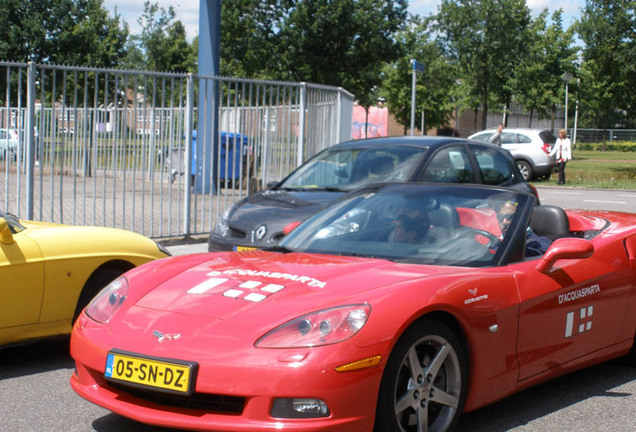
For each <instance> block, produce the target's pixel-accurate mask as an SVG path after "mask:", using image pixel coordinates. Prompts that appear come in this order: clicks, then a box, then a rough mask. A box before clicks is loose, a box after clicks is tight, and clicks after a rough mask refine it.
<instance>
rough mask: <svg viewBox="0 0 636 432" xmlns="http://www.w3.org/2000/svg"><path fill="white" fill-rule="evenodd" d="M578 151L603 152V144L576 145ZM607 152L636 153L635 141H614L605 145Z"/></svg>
mask: <svg viewBox="0 0 636 432" xmlns="http://www.w3.org/2000/svg"><path fill="white" fill-rule="evenodd" d="M575 148H576V149H577V150H590V151H603V143H581V142H579V143H576V146H575ZM605 150H606V151H616V152H636V142H634V141H612V142H606V143H605Z"/></svg>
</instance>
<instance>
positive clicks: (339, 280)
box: [131, 251, 449, 322]
mask: <svg viewBox="0 0 636 432" xmlns="http://www.w3.org/2000/svg"><path fill="white" fill-rule="evenodd" d="M371 270H373V271H372V272H371ZM448 271H449V270H448V269H446V268H443V267H427V266H422V265H417V266H416V265H412V264H397V263H393V262H389V261H383V260H377V259H366V258H352V257H338V256H325V255H317V254H298V253H291V254H280V253H274V252H264V251H249V252H243V253H236V254H232V253H222V254H213V255H210V259H209V260H206V261H203V262H200V263H198V264H195V265H194V266H192V267H190V268H188V269H186V270H184V271H182V272H180V273H178V274H176V275H175V276H174V277H172V278H171V279H168V280H166V281H165V282H163V283H161V284H160V285H158V286H157V287H155V288H154V289H152V290H151V291H149V292H148V293H146V294H145V295H144V296H142V297H141V298H139V299H138V300H137V302H136V306H138V307H142V308H145V309H152V310H155V311H159V312H170V313H177V314H184V315H191V316H197V317H205V318H209V319H218V320H229V319H231V318H237V317H241V318H242V322H246V321H251V320H255V322H259V321H260V322H262V321H263V320H266V321H268V322H272V321H276V317H279V318H280V319H281V320H283V321H285V320H286V319H292V318H295V317H296V316H297V315H298V313H299V312H310V311H312V310H319V309H322V308H326V307H331V306H338V305H344V304H348V303H351V302H353V303H356V302H365V301H367V300H369V296H366V295H365V293H367V292H369V291H371V290H374V289H375V288H378V287H381V286H384V285H388V284H392V285H395V284H399V283H401V282H404V281H407V280H413V279H416V278H422V277H429V276H431V275H434V274H439V273H441V272H448ZM370 274H372V276H369V275H370ZM133 284H134V281H133ZM131 286H134V285H131Z"/></svg>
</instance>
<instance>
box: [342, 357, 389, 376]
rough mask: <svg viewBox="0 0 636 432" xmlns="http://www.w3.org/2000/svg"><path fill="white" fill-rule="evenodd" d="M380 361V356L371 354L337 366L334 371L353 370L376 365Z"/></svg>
mask: <svg viewBox="0 0 636 432" xmlns="http://www.w3.org/2000/svg"><path fill="white" fill-rule="evenodd" d="M381 361H382V356H379V355H378V356H373V357H369V358H365V359H363V360H358V361H354V362H351V363H347V364H344V365H342V366H338V367H337V368H336V372H351V371H354V370H359V369H365V368H369V367H373V366H377V365H379V364H380V362H381Z"/></svg>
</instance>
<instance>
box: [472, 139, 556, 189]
mask: <svg viewBox="0 0 636 432" xmlns="http://www.w3.org/2000/svg"><path fill="white" fill-rule="evenodd" d="M496 131H497V130H496V129H487V130H483V131H481V132H477V133H474V134H472V135H471V136H469V137H468V139H472V140H477V141H482V142H488V140H489V139H490V137H491V136H492V134H494V133H495V132H496ZM555 141H556V139H555V138H554V135H552V132H550V131H549V130H540V129H523V128H506V129H504V130H503V132H501V143H502V147H503V148H505V149H506V150H508V151H509V152H510V153H512V156H513V157H514V158H515V161H516V162H517V166H518V167H519V171H521V174H522V175H523V178H524V179H526V181H530V180H533V179H545V180H548V179H549V178H550V175H551V174H552V168H553V167H554V166H555V165H556V162H555V160H554V157H549V156H548V153H550V149H551V148H552V146H553V145H554V142H555Z"/></svg>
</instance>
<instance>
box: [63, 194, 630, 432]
mask: <svg viewBox="0 0 636 432" xmlns="http://www.w3.org/2000/svg"><path fill="white" fill-rule="evenodd" d="M635 334H636V215H633V214H627V213H611V212H592V211H567V212H566V211H563V210H562V209H560V208H558V207H554V206H536V207H535V197H534V196H532V195H530V194H525V193H517V192H511V191H510V190H507V189H499V188H491V187H485V186H452V185H449V186H440V185H436V186H431V185H423V184H385V185H374V186H369V187H366V188H364V189H360V190H358V191H356V192H353V193H350V194H348V195H346V196H344V197H343V198H341V199H339V200H337V201H335V202H334V203H332V205H330V207H328V208H327V209H326V210H324V211H322V212H321V213H318V214H317V215H315V216H313V217H311V218H310V219H308V220H307V221H305V222H304V223H303V224H301V225H300V226H299V227H297V228H296V229H295V230H293V231H292V232H291V233H289V234H288V235H287V236H286V238H285V239H284V240H283V241H282V242H281V243H280V244H279V245H278V246H277V247H275V248H274V249H273V250H262V251H246V252H227V253H226V252H223V253H212V254H200V255H191V256H180V257H173V258H167V259H163V260H159V261H154V262H151V263H148V264H145V265H143V266H141V267H138V268H136V269H133V270H131V271H129V272H128V273H126V274H124V275H123V276H122V277H120V278H119V279H117V280H115V281H114V282H112V283H111V284H110V285H109V286H107V287H106V288H105V289H104V290H103V291H102V292H101V293H100V294H99V295H98V296H97V297H95V299H94V300H93V301H92V302H91V303H90V304H89V305H88V306H87V307H86V309H85V310H84V312H83V313H82V315H81V317H80V318H79V319H78V320H77V322H76V324H75V327H74V329H73V335H72V340H71V354H72V356H73V358H74V359H75V362H76V371H75V373H74V374H73V376H72V378H71V385H72V387H73V389H74V390H75V391H76V392H77V393H78V394H79V395H80V396H82V397H84V398H86V399H88V400H90V401H92V402H94V403H96V404H98V405H101V406H102V407H105V408H107V409H109V410H112V411H114V412H116V413H119V414H121V415H123V416H126V417H130V418H132V419H136V420H138V421H141V422H144V423H149V424H154V425H161V426H166V427H173V428H179V429H189V430H209V431H276V430H293V431H303V432H307V431H350V432H357V431H372V430H375V431H400V432H408V431H449V430H452V429H453V428H455V426H456V425H457V424H458V422H459V418H460V415H461V413H462V412H465V411H470V410H473V409H476V408H479V407H482V406H484V405H487V404H489V403H492V402H493V401H496V400H498V399H501V398H504V397H506V396H508V395H510V394H512V393H514V392H517V391H519V390H520V389H523V388H526V387H528V386H531V385H534V384H537V383H539V382H542V381H545V380H548V379H550V378H554V377H556V376H559V375H562V374H565V373H567V372H570V371H573V370H575V369H579V368H582V367H584V366H588V365H591V364H594V363H598V362H601V361H604V360H608V359H611V358H616V357H623V356H624V357H625V359H626V360H628V361H630V362H632V363H635V358H636V349H635V348H634V340H635Z"/></svg>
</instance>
